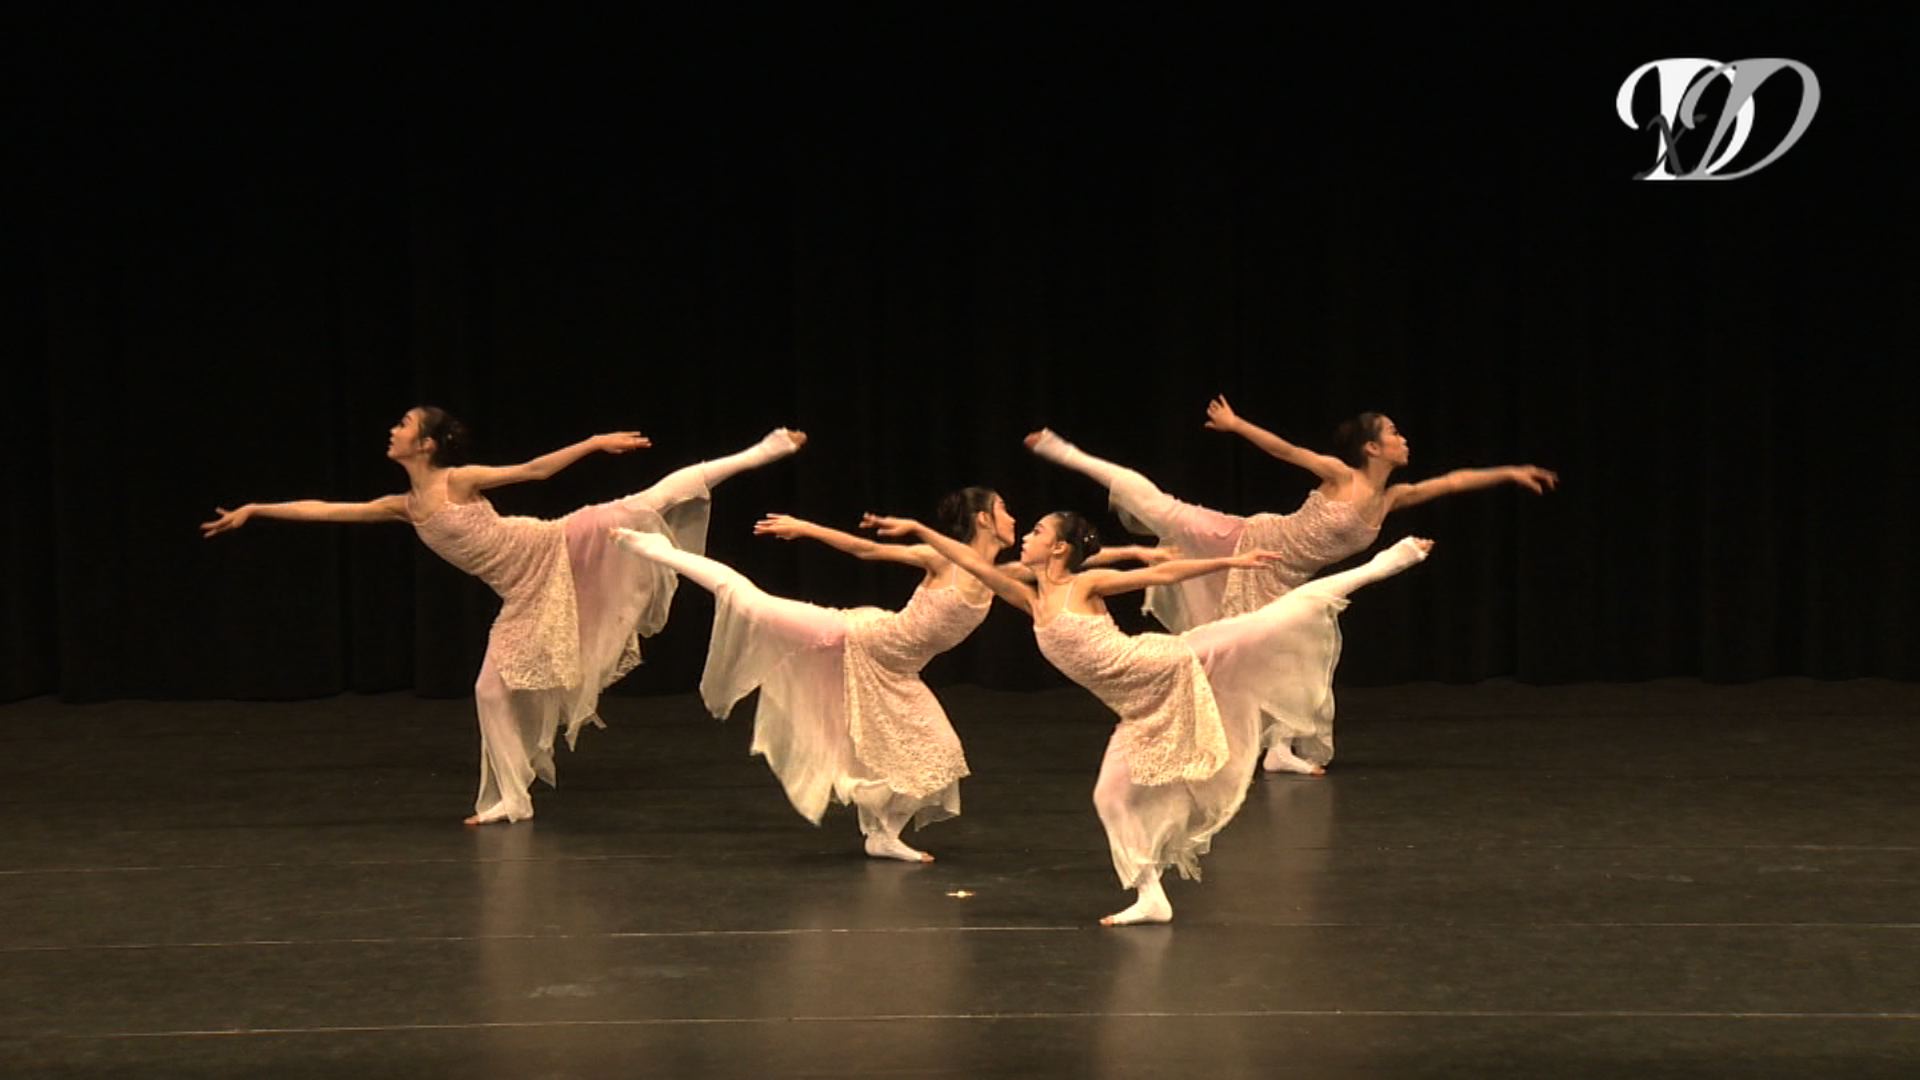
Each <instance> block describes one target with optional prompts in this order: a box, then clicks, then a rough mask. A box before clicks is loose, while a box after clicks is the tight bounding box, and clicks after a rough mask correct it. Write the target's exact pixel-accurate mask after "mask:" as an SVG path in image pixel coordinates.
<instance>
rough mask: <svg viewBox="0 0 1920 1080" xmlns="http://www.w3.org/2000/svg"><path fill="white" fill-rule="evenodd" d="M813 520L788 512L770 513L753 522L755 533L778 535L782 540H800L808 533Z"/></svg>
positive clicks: (759, 534)
mask: <svg viewBox="0 0 1920 1080" xmlns="http://www.w3.org/2000/svg"><path fill="white" fill-rule="evenodd" d="M812 525H813V522H811V521H805V520H802V519H800V518H797V517H793V516H791V515H788V514H768V515H767V516H766V517H763V518H761V519H760V520H759V521H756V522H754V523H753V535H755V536H777V537H779V538H780V539H782V540H798V539H800V538H801V537H803V536H805V535H806V534H807V529H809V528H811V527H812Z"/></svg>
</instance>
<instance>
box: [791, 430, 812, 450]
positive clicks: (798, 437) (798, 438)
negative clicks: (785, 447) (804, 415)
mask: <svg viewBox="0 0 1920 1080" xmlns="http://www.w3.org/2000/svg"><path fill="white" fill-rule="evenodd" d="M787 439H788V440H789V441H790V442H792V443H793V448H794V449H795V450H798V449H800V448H801V447H803V446H805V445H807V433H806V432H804V431H793V430H791V429H789V430H788V431H787Z"/></svg>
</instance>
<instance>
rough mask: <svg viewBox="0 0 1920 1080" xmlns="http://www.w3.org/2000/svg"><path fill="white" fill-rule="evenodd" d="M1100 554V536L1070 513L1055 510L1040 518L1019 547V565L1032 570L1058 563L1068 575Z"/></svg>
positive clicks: (1087, 522)
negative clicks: (1026, 566) (1094, 555)
mask: <svg viewBox="0 0 1920 1080" xmlns="http://www.w3.org/2000/svg"><path fill="white" fill-rule="evenodd" d="M1099 550H1100V532H1099V530H1098V529H1095V528H1094V527H1093V523H1092V522H1091V521H1088V520H1087V519H1086V518H1084V517H1082V516H1081V515H1079V514H1076V513H1074V512H1073V511H1071V510H1056V511H1055V512H1053V513H1051V514H1048V515H1047V516H1046V517H1043V518H1041V519H1040V520H1039V521H1038V522H1036V523H1035V524H1034V526H1033V531H1032V532H1029V533H1028V534H1027V538H1026V542H1025V543H1023V544H1022V545H1021V546H1020V561H1021V562H1023V563H1025V564H1026V565H1028V566H1030V567H1032V568H1034V569H1035V570H1040V569H1044V568H1046V567H1049V566H1051V565H1053V563H1054V562H1056V561H1058V562H1059V563H1060V564H1061V566H1062V567H1063V568H1064V569H1065V570H1066V571H1067V573H1069V574H1077V573H1079V572H1080V566H1081V564H1083V563H1085V562H1086V561H1087V559H1088V558H1089V557H1090V556H1092V555H1093V554H1094V553H1095V552H1097V551H1099Z"/></svg>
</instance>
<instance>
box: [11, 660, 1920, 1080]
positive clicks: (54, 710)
mask: <svg viewBox="0 0 1920 1080" xmlns="http://www.w3.org/2000/svg"><path fill="white" fill-rule="evenodd" d="M943 696H944V697H945V698H946V700H947V702H948V704H949V708H950V710H951V712H952V714H953V716H954V718H955V722H956V725H957V726H959V727H960V729H961V732H962V735H963V736H964V737H965V738H966V740H967V748H968V756H969V758H970V760H971V762H972V765H973V770H974V773H975V778H974V779H972V780H969V781H968V782H967V784H966V785H965V787H964V796H965V806H966V810H967V814H966V816H964V817H962V818H960V819H959V820H957V821H954V822H948V823H945V824H942V825H938V826H935V827H933V828H931V829H929V830H928V831H926V832H925V833H922V834H919V841H917V842H921V843H923V846H925V847H927V848H928V849H930V850H931V851H933V852H934V853H936V854H937V855H938V856H939V858H940V861H939V862H937V863H935V864H933V865H931V866H924V867H915V866H907V865H904V864H894V863H877V862H873V861H870V860H868V859H866V858H864V857H863V856H861V855H860V854H858V837H857V830H856V829H855V827H854V825H853V823H852V821H851V819H850V818H849V817H848V816H846V815H845V813H844V811H839V812H836V814H835V815H834V816H832V817H830V818H829V820H828V824H827V826H826V827H825V828H823V829H818V830H816V829H813V828H810V827H808V826H807V825H806V824H805V823H804V822H802V821H801V820H800V819H799V818H798V817H797V816H795V815H794V814H793V813H792V811H791V810H789V809H788V808H787V806H786V803H785V801H784V799H783V798H782V797H781V795H780V792H779V789H778V788H777V786H776V785H775V784H774V782H773V780H772V779H771V777H770V776H768V775H767V773H766V771H765V768H764V766H763V765H762V764H761V763H760V762H759V761H758V760H757V759H751V758H749V757H747V755H746V753H745V745H746V738H747V731H748V722H747V716H746V714H745V713H742V714H740V715H738V716H736V718H735V719H734V720H733V721H730V722H729V723H728V724H726V725H725V726H720V725H718V724H716V723H714V722H713V721H711V720H709V719H706V718H705V716H704V714H703V713H702V712H701V711H700V710H699V708H698V706H697V704H696V703H695V702H694V701H693V700H692V699H690V698H684V697H676V698H614V699H610V700H609V701H608V702H607V709H606V712H607V715H608V718H609V721H610V723H611V724H612V729H611V730H609V731H594V732H589V733H587V735H586V736H585V737H584V738H583V739H582V745H581V749H580V751H579V752H578V753H575V754H563V756H562V758H561V765H560V767H561V782H562V785H563V786H562V788H561V789H560V790H559V791H547V790H544V789H542V790H541V791H540V792H539V793H538V794H537V795H536V805H537V807H538V810H539V815H540V816H539V817H538V818H537V819H536V820H535V821H533V822H531V823H528V824H523V825H518V826H511V827H490V828H485V829H477V830H476V829H466V828H463V827H461V825H460V824H459V819H460V818H461V816H462V815H464V814H466V813H467V812H468V811H469V809H470V804H471V798H472V786H473V779H474V773H475V770H476V768H477V766H476V764H475V743H476V736H475V733H474V726H473V721H472V716H471V706H470V704H469V703H467V702H463V701H420V700H415V699H413V698H411V697H407V696H398V695H393V696H378V697H346V698H339V699H335V700H330V701H321V702H306V703H295V704H238V703H211V704H158V705H156V704H143V703H134V702H124V703H117V704H112V705H104V706H93V707H68V706H60V705H56V704H53V703H49V702H27V703H22V704H16V705H12V706H8V707H5V708H0V748H3V749H4V754H3V756H0V775H4V780H5V785H4V792H5V794H4V799H5V801H6V803H7V811H8V818H9V823H8V828H7V829H6V830H5V833H4V834H3V836H0V868H3V869H0V1073H5V1074H7V1075H23V1076H26V1075H31V1076H62V1075H90V1076H125V1077H154V1076H171V1075H196V1076H204V1075H214V1076H236V1077H238V1076H248V1077H253V1076H259V1077H282V1076H307V1075H324V1076H345V1075H352V1076H360V1077H386V1076H405V1077H438V1076H458V1077H463V1078H482V1077H491V1076H500V1077H513V1078H535V1077H562V1076H627V1075H633V1076H639V1075H645V1076H665V1077H677V1076H700V1075H717V1076H727V1075H741V1076H744V1075H753V1074H771V1075H811V1076H826V1077H843V1076H869V1075H888V1076H915V1075H944V1076H966V1077H975V1076H993V1075H1044V1076H1104V1075H1115V1076H1117V1075H1138V1076H1153V1075H1163V1076H1173V1077H1196V1076H1197V1077H1206V1078H1208V1080H1217V1078H1226V1077H1239V1076H1272V1075H1305V1076H1340V1075H1421V1074H1434V1073H1453V1074H1458V1075H1467V1076H1471V1075H1484V1074H1490V1073H1501V1074H1508V1075H1528V1076H1559V1075H1568V1074H1571V1073H1614V1074H1626V1073H1631V1074H1634V1075H1636V1076H1644V1075H1677V1074H1687V1075H1725V1076H1751V1075H1756V1074H1767V1075H1782V1076H1784V1075H1794V1076H1803V1075H1809V1074H1821V1075H1834V1076H1842V1075H1844V1076H1861V1075H1887V1076H1894V1075H1914V1074H1915V1073H1913V1072H1912V1071H1911V1070H1914V1069H1915V1068H1916V1067H1920V912H1917V911H1916V907H1917V906H1920V813H1916V810H1917V809H1920V805H1917V804H1920V764H1916V758H1917V756H1920V755H1917V754H1916V751H1920V687H1915V686H1909V685H1899V684H1889V683H1877V682H1867V683H1844V684H1813V683H1806V682H1797V681H1787V682H1772V683H1766V684H1761V685H1755V686H1744V687H1708V686H1703V685H1700V684H1696V683H1655V684H1648V685H1639V686H1607V687H1566V688H1556V689H1535V688H1527V687H1518V686H1512V685H1498V684H1496V685H1488V686H1480V687H1471V688H1458V687H1433V686H1427V687H1410V688H1403V689H1397V690H1375V691H1357V690H1356V691H1348V692H1346V693H1345V694H1344V695H1343V697H1342V701H1341V704H1342V718H1343V725H1342V729H1341V731H1342V758H1341V760H1340V761H1339V762H1338V764H1337V767H1336V769H1335V770H1334V772H1333V774H1332V775H1330V776H1328V777H1326V778H1325V779H1322V780H1305V779H1292V778H1290V779H1263V780H1261V781H1259V782H1258V784H1257V787H1256V790H1255V791H1253V793H1252V794H1251V795H1250V797H1249V799H1248V802H1247V805H1246V808H1245V809H1244V810H1243V811H1242V813H1241V816H1240V817H1239V819H1238V820H1236V821H1235V822H1234V824H1233V825H1232V826H1230V827H1229V828H1228V829H1227V831H1226V832H1225V833H1224V834H1223V835H1222V836H1221V838H1220V841H1219V843H1218V844H1217V845H1216V848H1215V852H1214V854H1213V855H1212V856H1211V857H1210V858H1209V859H1208V861H1207V863H1206V869H1207V880H1206V881H1205V883H1203V884H1200V885H1193V884H1189V883H1184V882H1182V883H1176V884H1175V885H1174V886H1173V887H1172V889H1171V893H1172V898H1173V901H1174V905H1175V908H1176V921H1175V923H1174V925H1173V926H1171V927H1157V928H1136V929H1127V930H1103V929H1101V928H1099V927H1098V926H1096V925H1094V921H1095V919H1096V918H1097V917H1098V916H1100V915H1101V914H1103V913H1105V912H1107V911H1110V910H1113V909H1115V908H1118V907H1120V906H1122V905H1123V904H1124V903H1125V902H1126V900H1127V894H1125V893H1123V892H1121V891H1120V889H1119V888H1118V887H1117V885H1116V883H1115V882H1114V880H1113V876H1112V871H1111V869H1110V867H1109V864H1108V860H1107V857H1106V854H1105V850H1104V846H1103V840H1102V836H1101V832H1100V826H1099V824H1098V822H1097V821H1096V819H1095V818H1094V815H1093V811H1092V807H1091V805H1090V803H1089V794H1090V790H1091V787H1092V781H1093V773H1094V769H1095V767H1096V764H1097V761H1098V757H1099V753H1100V749H1101V746H1102V743H1103V741H1104V739H1105V736H1106V732H1107V724H1106V720H1105V717H1104V714H1103V713H1102V711H1101V709H1100V707H1099V706H1098V705H1097V704H1096V703H1095V702H1094V701H1093V700H1092V699H1091V698H1090V697H1088V696H1086V695H1085V694H1083V693H1080V692H1079V691H1077V690H1071V689H1068V690H1061V691H1057V692H1048V693H1040V694H1001V693H992V692H987V691H981V690H975V689H970V688H953V689H949V690H947V691H944V692H943ZM910 839H911V837H910ZM968 894H970V895H968Z"/></svg>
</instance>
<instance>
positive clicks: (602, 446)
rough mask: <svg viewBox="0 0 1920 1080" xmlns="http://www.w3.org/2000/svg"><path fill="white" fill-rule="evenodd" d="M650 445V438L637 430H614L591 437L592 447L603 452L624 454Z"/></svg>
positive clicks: (651, 443)
mask: <svg viewBox="0 0 1920 1080" xmlns="http://www.w3.org/2000/svg"><path fill="white" fill-rule="evenodd" d="M652 445H653V440H652V439H649V438H647V437H646V436H645V435H642V434H640V433H639V432H637V431H615V432H612V433H610V434H607V435H595V436H594V437H593V448H594V449H595V450H598V451H600V452H601V453H603V454H624V453H626V452H627V451H629V450H645V449H646V448H647V447H649V446H652Z"/></svg>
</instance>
